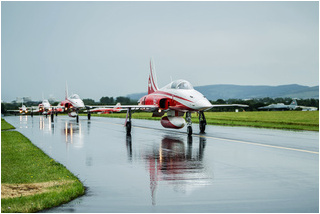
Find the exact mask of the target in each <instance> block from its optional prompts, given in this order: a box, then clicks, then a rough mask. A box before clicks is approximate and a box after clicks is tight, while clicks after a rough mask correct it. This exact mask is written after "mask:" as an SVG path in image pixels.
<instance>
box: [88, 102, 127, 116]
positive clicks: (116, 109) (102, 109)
mask: <svg viewBox="0 0 320 214" xmlns="http://www.w3.org/2000/svg"><path fill="white" fill-rule="evenodd" d="M90 107H91V108H92V107H96V108H94V109H90V110H86V111H87V112H91V113H92V112H98V113H101V114H110V112H120V111H122V110H124V109H122V108H121V104H120V103H117V104H116V106H114V107H113V108H106V107H102V106H90ZM86 111H85V112H86Z"/></svg>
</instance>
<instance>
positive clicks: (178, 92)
mask: <svg viewBox="0 0 320 214" xmlns="http://www.w3.org/2000/svg"><path fill="white" fill-rule="evenodd" d="M139 104H140V105H157V106H158V107H159V109H161V110H175V111H182V112H187V111H204V110H208V109H210V108H212V104H211V103H210V102H209V100H208V99H207V98H205V96H204V95H203V94H201V93H200V92H199V91H197V90H195V89H194V88H193V87H192V85H191V84H190V83H189V82H188V81H186V80H176V81H173V82H171V83H170V84H168V85H166V86H165V87H163V88H161V89H159V90H157V91H155V92H153V93H151V94H148V95H146V96H144V97H142V98H141V99H140V100H139Z"/></svg>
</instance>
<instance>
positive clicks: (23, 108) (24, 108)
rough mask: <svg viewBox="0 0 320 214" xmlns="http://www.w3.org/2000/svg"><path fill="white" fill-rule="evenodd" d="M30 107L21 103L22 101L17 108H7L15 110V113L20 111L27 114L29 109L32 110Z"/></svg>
mask: <svg viewBox="0 0 320 214" xmlns="http://www.w3.org/2000/svg"><path fill="white" fill-rule="evenodd" d="M32 109H33V108H32V107H26V106H25V105H23V102H22V103H21V107H19V110H8V111H11V112H16V113H20V114H27V113H28V112H29V110H31V111H32Z"/></svg>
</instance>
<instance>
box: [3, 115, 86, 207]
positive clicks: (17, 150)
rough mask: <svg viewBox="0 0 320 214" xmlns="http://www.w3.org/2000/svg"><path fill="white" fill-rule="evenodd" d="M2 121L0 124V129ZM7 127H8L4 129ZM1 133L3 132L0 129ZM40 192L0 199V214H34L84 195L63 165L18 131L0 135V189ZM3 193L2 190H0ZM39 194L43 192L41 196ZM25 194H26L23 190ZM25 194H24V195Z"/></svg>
mask: <svg viewBox="0 0 320 214" xmlns="http://www.w3.org/2000/svg"><path fill="white" fill-rule="evenodd" d="M4 123H6V122H5V121H3V120H2V121H1V128H3V127H4V126H3V124H4ZM5 126H7V125H5ZM2 130H3V129H2ZM48 182H50V184H51V185H49V186H48V187H47V188H41V189H39V190H38V193H37V194H33V195H29V196H24V195H22V196H20V197H14V198H4V197H1V212H37V211H40V210H43V209H46V208H51V207H54V206H58V205H60V204H62V203H66V202H68V201H70V200H72V199H74V198H76V197H78V196H80V195H83V194H84V191H85V189H84V186H83V185H82V183H81V182H80V181H79V179H78V178H77V177H75V176H74V175H73V174H72V173H71V172H70V171H68V170H67V169H66V168H65V167H64V166H63V165H61V164H60V163H57V162H56V161H54V160H53V159H51V158H50V157H48V156H47V155H46V154H45V153H44V152H42V151H41V150H40V149H39V148H37V147H36V146H34V145H33V144H32V143H31V142H30V140H28V139H27V138H26V137H24V136H23V135H22V134H21V133H19V132H17V131H2V132H1V185H2V187H3V186H5V185H9V184H15V186H17V187H18V188H19V190H20V189H21V190H22V186H23V185H28V186H29V187H28V188H30V186H36V187H39V186H40V185H43V184H44V183H48ZM2 190H3V188H2ZM40 190H45V192H43V193H40ZM25 192H28V190H26V191H25ZM25 192H24V193H25Z"/></svg>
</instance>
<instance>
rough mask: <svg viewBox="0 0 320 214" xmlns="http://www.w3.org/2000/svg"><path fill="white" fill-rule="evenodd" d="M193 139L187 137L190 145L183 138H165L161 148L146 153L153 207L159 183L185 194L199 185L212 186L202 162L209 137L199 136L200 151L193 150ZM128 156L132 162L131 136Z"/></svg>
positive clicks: (129, 137)
mask: <svg viewBox="0 0 320 214" xmlns="http://www.w3.org/2000/svg"><path fill="white" fill-rule="evenodd" d="M193 144H194V142H193V138H192V137H191V136H188V138H187V145H186V146H185V144H184V142H183V140H182V139H180V138H176V137H170V136H165V137H164V138H163V139H162V141H161V146H160V147H158V146H157V147H152V148H151V149H149V150H146V151H143V152H142V154H143V159H145V160H146V163H147V164H148V168H149V174H150V190H151V198H152V204H153V205H155V204H156V200H155V193H156V188H157V186H158V183H159V182H163V181H166V182H167V184H169V185H173V187H174V190H175V191H182V192H186V191H187V190H188V189H192V188H194V187H197V186H205V185H208V184H209V183H211V180H212V178H211V177H209V175H208V174H206V169H205V165H204V163H203V155H204V149H205V146H206V138H203V137H199V147H198V149H197V148H196V147H194V145H193ZM127 151H128V157H129V159H130V160H132V159H133V158H134V157H133V156H132V142H131V136H130V135H129V136H127Z"/></svg>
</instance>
